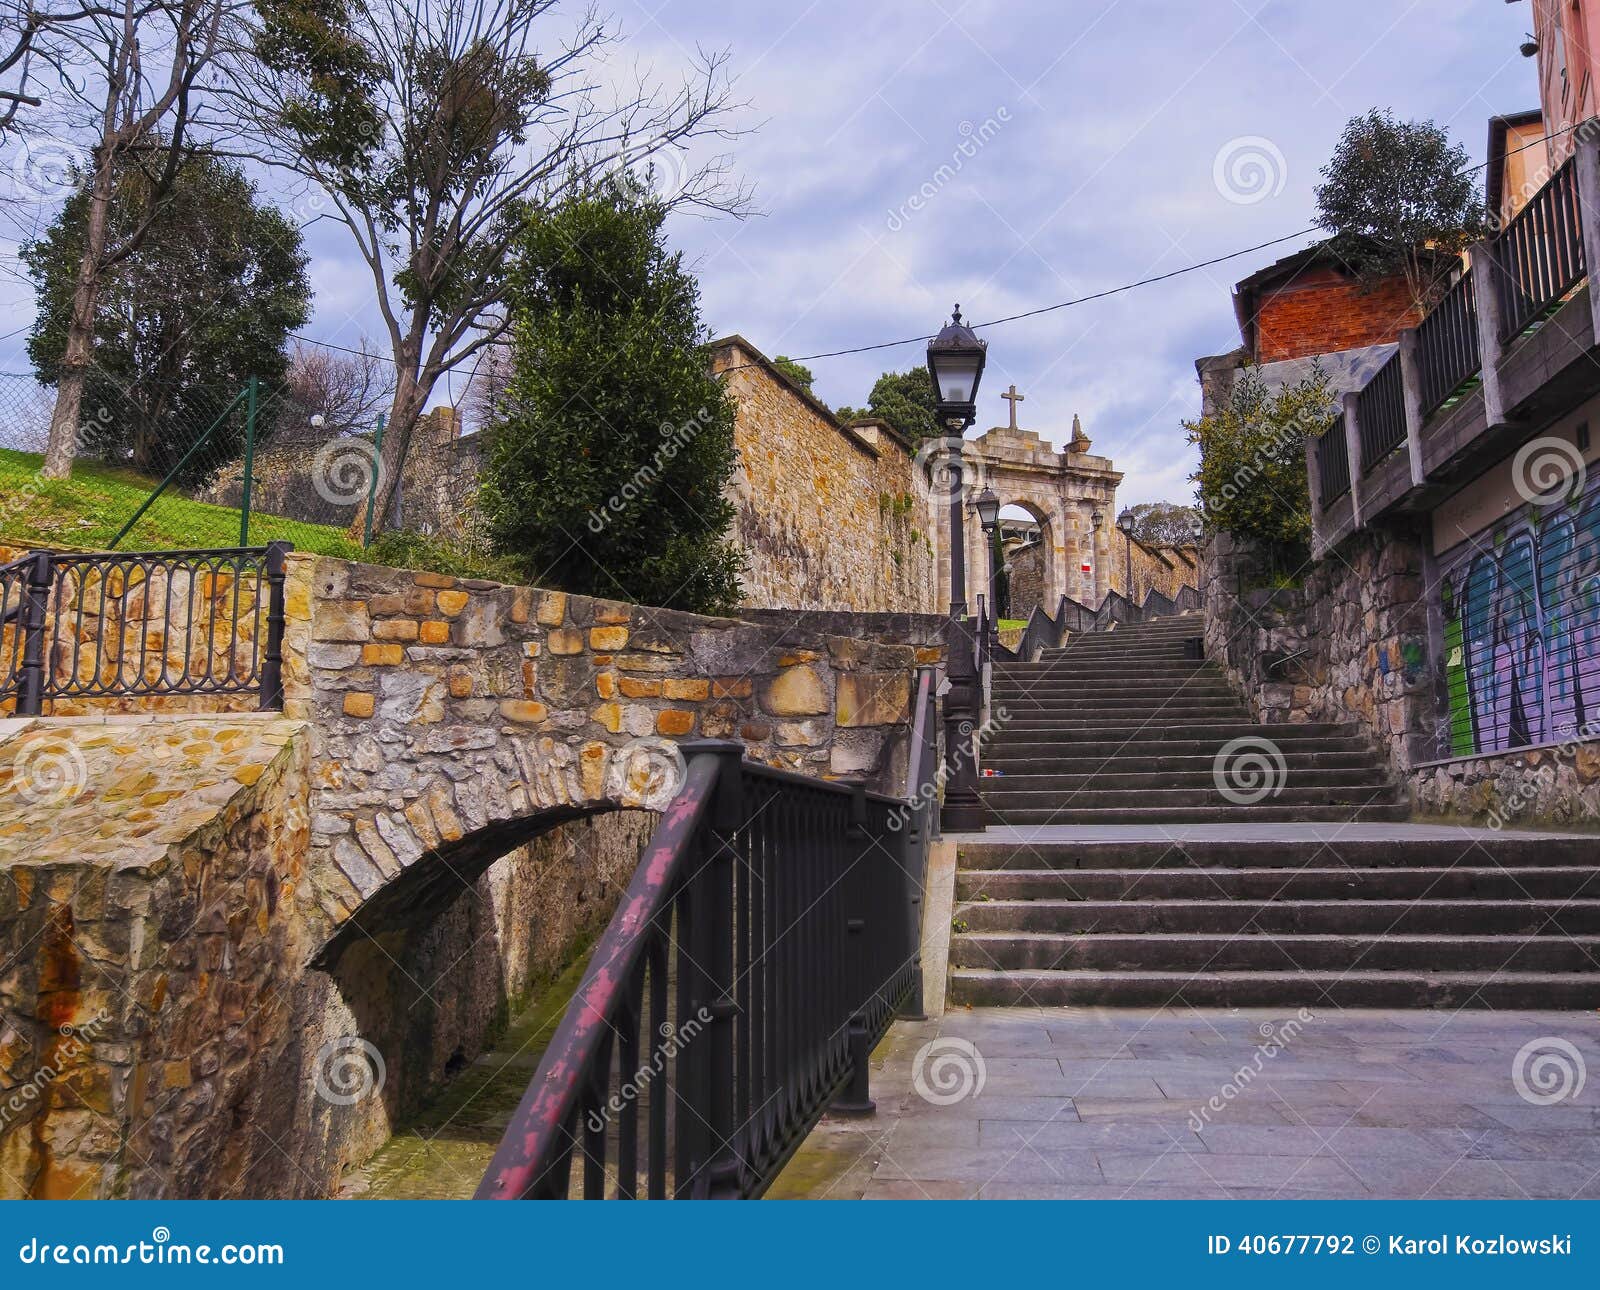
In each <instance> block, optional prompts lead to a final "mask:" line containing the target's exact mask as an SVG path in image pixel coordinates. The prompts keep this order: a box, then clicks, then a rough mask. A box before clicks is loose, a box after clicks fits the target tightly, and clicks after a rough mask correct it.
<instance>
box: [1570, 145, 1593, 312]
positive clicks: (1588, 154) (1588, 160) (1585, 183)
mask: <svg viewBox="0 0 1600 1290" xmlns="http://www.w3.org/2000/svg"><path fill="white" fill-rule="evenodd" d="M1572 162H1573V176H1572V177H1573V180H1574V182H1575V183H1576V185H1577V190H1578V192H1577V197H1578V201H1577V207H1578V224H1579V233H1580V235H1581V237H1582V242H1581V245H1582V247H1583V272H1584V276H1585V277H1586V278H1588V280H1589V315H1590V324H1591V326H1592V327H1593V329H1594V335H1595V336H1596V337H1600V290H1596V288H1595V274H1596V273H1597V272H1600V139H1596V138H1595V137H1594V134H1593V132H1592V131H1585V130H1579V131H1578V132H1577V133H1576V135H1575V138H1574V144H1573V149H1572Z"/></svg>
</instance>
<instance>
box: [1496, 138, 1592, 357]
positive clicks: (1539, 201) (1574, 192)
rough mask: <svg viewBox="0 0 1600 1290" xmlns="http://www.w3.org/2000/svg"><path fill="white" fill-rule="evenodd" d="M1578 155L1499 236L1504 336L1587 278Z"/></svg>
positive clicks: (1515, 332) (1513, 333) (1508, 336)
mask: <svg viewBox="0 0 1600 1290" xmlns="http://www.w3.org/2000/svg"><path fill="white" fill-rule="evenodd" d="M1575 162H1576V158H1572V159H1569V160H1568V161H1567V163H1566V164H1565V165H1564V166H1562V167H1561V169H1560V170H1558V171H1556V173H1555V174H1553V175H1552V176H1550V182H1549V183H1547V184H1545V186H1544V187H1543V188H1541V189H1540V190H1539V191H1538V192H1537V193H1535V194H1534V195H1533V196H1532V197H1531V198H1530V199H1529V201H1528V204H1527V205H1526V206H1524V207H1523V208H1522V209H1521V210H1520V211H1518V212H1517V217H1516V218H1515V219H1514V220H1512V221H1511V223H1509V224H1507V225H1506V228H1505V231H1504V232H1503V233H1501V235H1500V236H1499V237H1498V238H1496V239H1495V242H1494V256H1495V260H1496V262H1497V267H1498V270H1499V271H1498V273H1497V274H1496V280H1497V283H1498V288H1499V297H1500V340H1501V342H1502V343H1505V342H1509V341H1511V340H1513V339H1515V338H1516V337H1517V336H1519V335H1521V334H1522V332H1523V331H1524V330H1525V329H1526V328H1527V327H1528V325H1529V324H1530V323H1533V322H1535V321H1537V320H1538V319H1539V318H1540V317H1541V316H1542V315H1543V314H1544V312H1545V311H1546V310H1547V309H1549V308H1551V307H1552V306H1553V305H1556V304H1559V303H1560V301H1561V298H1562V297H1563V296H1565V295H1566V294H1567V292H1569V291H1571V290H1572V288H1573V287H1575V286H1577V284H1578V283H1579V282H1581V281H1582V280H1583V276H1584V272H1585V265H1584V255H1583V221H1582V216H1581V214H1580V209H1579V202H1578V168H1577V165H1576V164H1575Z"/></svg>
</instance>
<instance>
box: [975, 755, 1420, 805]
mask: <svg viewBox="0 0 1600 1290" xmlns="http://www.w3.org/2000/svg"><path fill="white" fill-rule="evenodd" d="M1198 760H1199V762H1200V764H1199V765H1198V766H1197V767H1196V768H1195V769H1193V770H1183V771H1177V770H1165V771H1150V770H1146V769H1145V768H1144V763H1143V762H1140V761H1137V760H1134V759H1123V758H1117V759H1115V760H1112V761H1103V762H1101V763H1100V764H1099V765H1098V766H1097V767H1096V768H1095V769H1094V770H1090V771H1085V772H1080V773H1077V774H1038V773H1027V772H1012V771H1006V772H1005V773H1004V774H1002V775H996V776H993V777H991V776H988V775H985V776H984V777H983V783H982V784H980V785H979V787H980V788H981V789H982V790H983V791H984V793H985V794H987V793H988V792H990V791H991V790H993V789H996V788H998V789H999V790H1000V791H1002V792H1005V793H1021V792H1026V793H1054V794H1056V795H1057V796H1060V795H1061V794H1064V793H1098V792H1111V791H1117V792H1133V791H1138V792H1142V793H1149V792H1152V791H1163V790H1167V789H1174V790H1177V789H1181V790H1183V791H1185V792H1206V793H1216V792H1218V791H1219V790H1218V789H1217V784H1216V774H1215V771H1214V767H1215V766H1216V761H1215V759H1212V760H1209V761H1208V760H1206V759H1204V758H1200V759H1198ZM1047 764H1049V765H1051V766H1055V765H1059V763H1057V762H1050V763H1047ZM1136 766H1137V767H1139V769H1138V770H1135V769H1134V767H1136ZM988 768H989V769H1000V768H998V767H988ZM1035 769H1036V765H1035ZM1283 786H1284V788H1285V789H1317V788H1367V789H1372V790H1374V791H1383V790H1387V789H1391V788H1392V787H1393V786H1392V785H1391V784H1390V782H1389V779H1388V777H1387V776H1386V775H1385V774H1384V773H1383V772H1382V771H1381V770H1379V769H1378V768H1377V767H1376V766H1374V765H1372V764H1371V763H1370V762H1368V763H1366V764H1364V765H1360V766H1351V767H1343V768H1334V769H1328V768H1326V767H1314V766H1309V765H1304V764H1298V765H1296V764H1291V765H1290V766H1289V767H1288V768H1287V770H1286V771H1285V773H1284V777H1283ZM1223 800H1224V801H1226V800H1227V799H1226V798H1224V799H1223Z"/></svg>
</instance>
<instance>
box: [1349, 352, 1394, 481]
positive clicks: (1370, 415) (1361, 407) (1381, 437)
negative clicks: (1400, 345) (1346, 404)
mask: <svg viewBox="0 0 1600 1290" xmlns="http://www.w3.org/2000/svg"><path fill="white" fill-rule="evenodd" d="M1356 426H1357V428H1358V429H1359V430H1360V432H1361V473H1362V474H1363V475H1364V474H1367V473H1368V472H1369V471H1370V470H1371V469H1372V468H1373V467H1374V466H1376V465H1377V464H1378V463H1379V462H1380V461H1382V460H1383V459H1384V458H1385V457H1387V456H1388V455H1389V454H1390V453H1391V452H1393V451H1394V450H1395V449H1396V448H1398V447H1400V445H1401V444H1403V443H1405V441H1406V395H1405V380H1404V377H1403V376H1402V374H1401V369H1400V354H1399V351H1396V352H1395V353H1394V354H1392V355H1391V356H1390V358H1389V361H1388V362H1387V363H1385V364H1384V365H1383V366H1382V367H1380V368H1379V369H1378V370H1377V372H1376V373H1375V374H1374V375H1373V377H1372V379H1371V380H1370V381H1368V382H1367V383H1366V385H1365V386H1364V387H1363V388H1362V390H1361V393H1360V394H1358V395H1356Z"/></svg>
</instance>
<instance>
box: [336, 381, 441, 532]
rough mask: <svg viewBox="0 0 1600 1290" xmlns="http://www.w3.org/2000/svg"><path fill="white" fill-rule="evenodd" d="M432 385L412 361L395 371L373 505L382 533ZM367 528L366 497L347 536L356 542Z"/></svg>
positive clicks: (377, 529)
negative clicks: (412, 437)
mask: <svg viewBox="0 0 1600 1290" xmlns="http://www.w3.org/2000/svg"><path fill="white" fill-rule="evenodd" d="M431 389H432V387H431V385H430V386H429V387H428V388H427V389H424V388H423V385H422V382H421V381H420V380H419V379H418V376H417V372H416V369H415V368H414V367H413V366H411V365H410V364H409V363H402V364H401V365H400V366H399V370H398V371H397V372H396V375H395V383H394V399H393V401H392V402H391V403H390V404H389V415H388V417H387V418H386V419H385V420H384V429H383V451H382V454H381V455H380V457H379V466H378V486H377V490H376V493H375V494H373V496H374V498H375V505H374V506H373V508H372V511H373V514H372V531H373V532H374V533H381V532H382V531H383V525H384V521H385V520H387V519H388V517H389V510H390V507H391V506H392V505H393V503H394V498H395V494H396V493H397V492H398V491H399V489H400V476H401V473H402V471H403V470H404V469H405V461H406V453H407V452H408V451H409V450H410V447H411V432H412V430H413V428H414V427H415V426H416V423H417V418H418V417H419V416H420V415H421V414H422V405H423V404H424V403H425V402H426V401H427V398H428V394H429V393H430V392H431ZM366 528H367V501H366V499H365V498H363V499H362V501H361V503H360V505H358V506H357V507H356V514H355V518H354V519H353V520H351V521H350V527H349V529H348V530H346V533H347V536H348V537H349V538H350V539H351V540H352V541H355V542H360V541H361V540H362V539H363V538H364V537H365V536H366Z"/></svg>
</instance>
